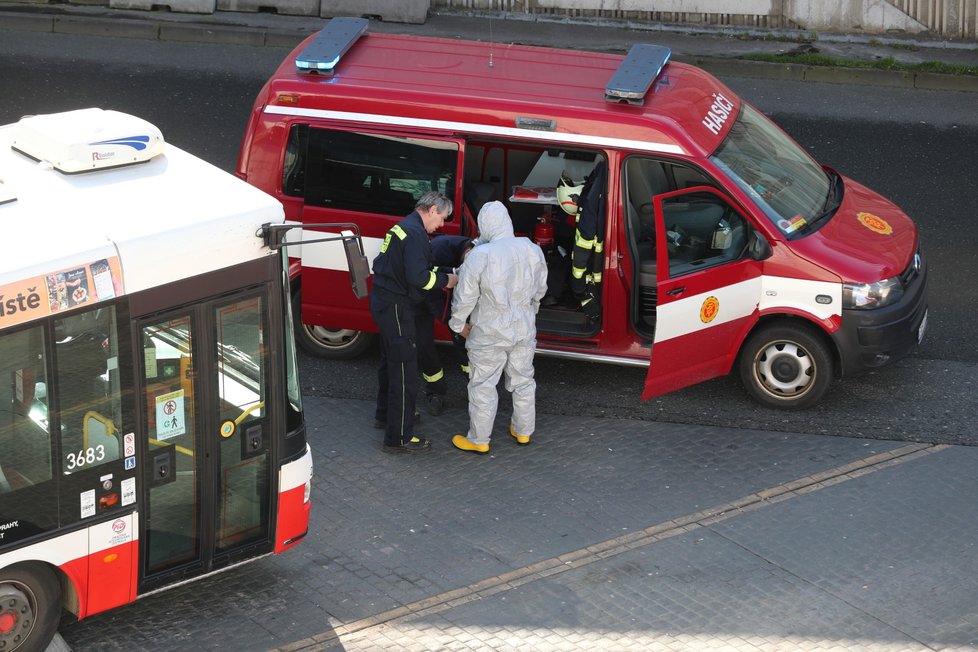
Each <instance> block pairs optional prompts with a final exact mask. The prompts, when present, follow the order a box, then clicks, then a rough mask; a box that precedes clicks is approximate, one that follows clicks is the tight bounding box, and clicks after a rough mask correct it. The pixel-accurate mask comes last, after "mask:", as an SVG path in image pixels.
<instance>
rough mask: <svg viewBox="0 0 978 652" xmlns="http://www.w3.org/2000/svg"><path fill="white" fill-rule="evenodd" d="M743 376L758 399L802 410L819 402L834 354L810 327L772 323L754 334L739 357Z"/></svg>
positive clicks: (742, 379)
mask: <svg viewBox="0 0 978 652" xmlns="http://www.w3.org/2000/svg"><path fill="white" fill-rule="evenodd" d="M738 366H739V371H740V379H741V381H742V382H743V383H744V387H745V388H746V389H747V392H748V393H749V394H750V395H751V396H752V397H753V398H754V400H756V401H757V402H758V403H760V404H762V405H765V406H767V407H773V408H780V409H782V410H802V409H805V408H808V407H811V406H812V405H814V404H816V403H818V402H819V401H820V400H821V399H822V397H823V396H825V393H826V392H827V391H828V389H829V386H830V385H831V384H832V378H833V376H834V370H833V360H832V354H831V352H830V351H829V349H828V347H827V346H826V344H825V342H824V341H823V340H822V339H821V338H820V337H818V335H817V334H815V333H813V332H812V331H811V329H809V328H805V327H803V326H798V325H795V324H772V325H771V326H766V327H762V328H761V329H760V330H758V331H756V332H754V333H753V334H751V336H750V337H748V338H747V341H746V342H745V343H744V347H743V349H741V352H740V358H739V361H738Z"/></svg>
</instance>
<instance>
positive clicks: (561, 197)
mask: <svg viewBox="0 0 978 652" xmlns="http://www.w3.org/2000/svg"><path fill="white" fill-rule="evenodd" d="M583 188H584V182H583V181H582V182H580V183H577V182H576V181H573V180H572V179H571V178H570V177H568V176H567V175H566V174H561V175H560V181H558V182H557V202H558V203H559V204H560V207H561V208H563V209H564V212H565V213H567V214H568V215H577V214H578V212H580V207H579V206H578V202H579V201H581V190H582V189H583Z"/></svg>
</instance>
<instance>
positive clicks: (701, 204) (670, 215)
mask: <svg viewBox="0 0 978 652" xmlns="http://www.w3.org/2000/svg"><path fill="white" fill-rule="evenodd" d="M662 213H663V218H664V221H665V229H666V232H665V234H666V249H667V251H668V255H669V276H670V278H675V277H677V276H682V275H683V274H689V273H691V272H696V271H699V270H701V269H706V268H708V267H714V266H716V265H722V264H723V263H726V262H729V261H732V260H737V259H739V258H741V256H742V255H743V253H744V250H745V248H746V246H747V226H746V224H745V223H744V220H743V218H742V217H741V216H740V214H739V213H738V212H737V211H735V210H734V209H733V208H732V207H731V206H729V205H728V204H727V203H726V202H725V201H724V200H722V199H720V198H719V197H717V196H715V195H712V194H709V193H693V194H688V195H680V196H678V197H671V198H669V199H667V200H666V201H664V202H663V204H662Z"/></svg>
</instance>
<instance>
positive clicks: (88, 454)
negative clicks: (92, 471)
mask: <svg viewBox="0 0 978 652" xmlns="http://www.w3.org/2000/svg"><path fill="white" fill-rule="evenodd" d="M104 459H105V446H103V445H102V444H99V445H98V446H95V447H93V448H86V449H84V450H79V451H78V452H77V453H68V458H67V461H68V466H67V469H66V470H68V471H72V470H74V469H80V468H82V467H83V466H85V465H86V464H95V462H101V461H102V460H104Z"/></svg>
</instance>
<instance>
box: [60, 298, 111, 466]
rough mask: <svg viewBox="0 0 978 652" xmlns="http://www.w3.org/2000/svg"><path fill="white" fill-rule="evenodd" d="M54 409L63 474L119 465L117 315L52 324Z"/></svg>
mask: <svg viewBox="0 0 978 652" xmlns="http://www.w3.org/2000/svg"><path fill="white" fill-rule="evenodd" d="M55 333H56V338H57V339H56V344H55V351H56V372H55V373H56V377H55V387H56V388H57V395H56V397H54V398H56V400H57V406H58V410H59V412H58V414H59V417H60V420H59V421H60V425H61V447H62V457H63V459H62V470H63V472H64V473H65V474H70V473H74V472H76V471H80V470H81V469H84V468H91V467H93V466H97V465H99V464H103V463H105V462H111V461H113V460H117V459H119V454H120V448H121V447H120V445H119V439H118V438H119V436H120V435H119V432H120V429H121V413H122V409H121V391H120V388H119V378H118V356H119V350H118V337H117V335H116V323H115V309H114V308H113V307H108V308H100V309H96V310H91V311H89V312H85V313H81V314H76V315H71V316H70V317H65V318H64V319H59V320H57V321H56V322H55Z"/></svg>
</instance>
